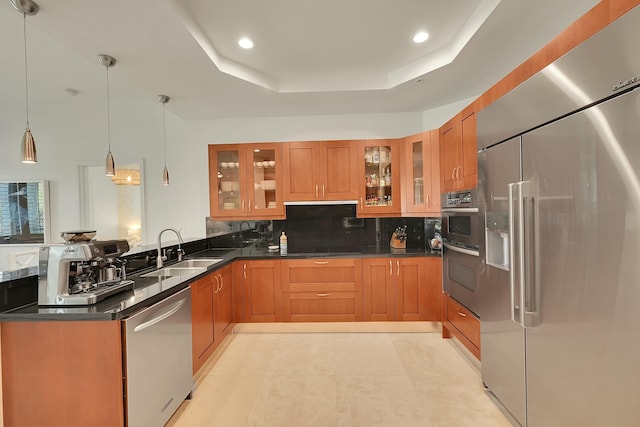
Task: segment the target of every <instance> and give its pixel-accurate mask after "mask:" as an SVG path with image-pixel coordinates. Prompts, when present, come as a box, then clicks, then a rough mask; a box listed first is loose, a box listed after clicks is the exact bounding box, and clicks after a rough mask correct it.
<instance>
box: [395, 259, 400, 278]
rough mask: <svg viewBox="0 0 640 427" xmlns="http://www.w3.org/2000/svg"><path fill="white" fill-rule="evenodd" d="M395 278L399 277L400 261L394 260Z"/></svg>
mask: <svg viewBox="0 0 640 427" xmlns="http://www.w3.org/2000/svg"><path fill="white" fill-rule="evenodd" d="M396 271H397V273H396V276H400V261H399V260H396Z"/></svg>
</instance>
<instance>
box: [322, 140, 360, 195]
mask: <svg viewBox="0 0 640 427" xmlns="http://www.w3.org/2000/svg"><path fill="white" fill-rule="evenodd" d="M322 145H323V146H324V151H325V155H324V156H322V157H321V158H322V160H323V165H322V166H323V167H322V168H321V171H322V174H323V176H322V179H321V184H320V185H321V189H320V191H319V194H320V196H321V197H320V198H322V199H324V200H357V199H358V183H359V181H358V168H357V167H356V166H357V164H358V160H357V159H358V141H327V142H325V143H322Z"/></svg>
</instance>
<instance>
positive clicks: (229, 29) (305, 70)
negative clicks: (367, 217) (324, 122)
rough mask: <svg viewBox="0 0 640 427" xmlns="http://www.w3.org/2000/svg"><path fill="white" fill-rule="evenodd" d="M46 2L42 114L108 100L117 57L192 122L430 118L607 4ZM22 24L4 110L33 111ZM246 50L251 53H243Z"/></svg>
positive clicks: (6, 54) (31, 26)
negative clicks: (63, 104)
mask: <svg viewBox="0 0 640 427" xmlns="http://www.w3.org/2000/svg"><path fill="white" fill-rule="evenodd" d="M36 2H37V3H38V5H39V6H40V12H39V13H38V14H37V15H36V16H32V17H27V34H28V42H29V44H28V57H29V64H30V70H29V81H30V88H31V92H32V93H33V97H34V98H37V100H38V102H40V103H47V102H51V103H53V102H55V100H57V99H60V97H63V96H69V95H66V94H65V93H64V90H65V89H68V88H73V89H76V90H78V91H79V94H78V95H77V96H78V97H82V96H83V94H89V93H91V94H104V79H103V77H104V67H103V66H101V65H100V64H99V63H98V61H97V59H96V55H97V54H100V53H106V54H110V55H112V56H114V57H115V58H116V59H117V60H118V64H117V65H116V66H115V67H114V68H113V69H112V70H110V72H109V73H110V78H111V79H113V80H114V81H115V82H116V84H117V82H118V81H122V82H127V83H128V84H129V85H130V86H131V87H133V88H135V91H136V95H137V97H139V96H143V97H147V96H148V97H149V98H150V99H155V96H156V95H157V94H161V93H162V94H166V95H169V96H171V98H172V100H171V102H170V103H169V104H167V107H166V108H167V109H168V110H170V111H171V112H173V113H174V114H176V115H178V116H180V117H182V118H183V119H185V120H197V119H212V118H228V117H265V116H295V115H317V114H361V113H387V112H420V111H426V110H429V109H432V108H436V107H439V106H441V105H445V104H449V103H452V102H455V101H459V100H462V99H465V98H469V97H472V96H477V95H479V94H481V93H482V92H484V91H485V90H487V89H488V88H489V87H490V86H491V85H493V84H494V83H495V82H497V81H498V80H499V79H500V78H502V77H503V76H504V75H506V74H507V73H508V72H509V71H510V70H512V69H513V68H514V67H515V66H517V65H518V64H520V63H522V62H523V61H524V60H525V59H526V58H528V57H529V56H530V55H532V54H533V53H534V52H535V51H537V50H538V49H539V48H540V47H542V46H543V45H544V44H546V43H547V42H548V41H549V40H551V39H552V38H553V37H554V36H555V35H557V34H558V33H559V32H560V31H562V30H563V29H564V28H565V27H566V26H567V25H569V24H570V23H571V22H573V21H575V20H576V19H577V18H578V17H579V16H581V15H582V14H584V13H585V12H586V11H587V10H589V9H590V8H591V7H593V6H594V5H595V4H596V3H597V1H596V0H573V1H570V2H566V1H562V2H559V1H557V0H537V1H525V0H501V1H500V0H446V1H445V0H323V1H312V0H233V1H230V0H136V1H131V0H108V1H105V0H36ZM22 19H23V17H22V15H21V14H20V13H19V12H18V11H17V10H15V9H14V8H13V7H12V6H11V4H10V2H9V0H0V40H1V41H0V44H1V45H2V46H3V49H2V52H3V54H2V56H1V57H0V67H2V69H4V70H6V74H5V77H3V79H1V80H2V81H0V95H2V100H4V102H3V101H2V100H0V103H11V104H12V105H13V104H15V105H16V106H19V105H20V102H22V103H23V102H24V76H23V74H21V73H23V72H24V70H23V69H22V67H23V60H24V59H23V49H24V47H23V41H22ZM418 30H425V31H427V32H429V34H430V36H431V37H430V38H429V40H427V42H425V43H423V44H421V45H416V44H414V43H413V42H412V41H411V38H412V37H413V34H414V33H415V32H416V31H418ZM242 36H249V37H251V38H252V39H253V41H254V43H255V47H254V48H253V49H252V50H243V49H241V48H239V47H238V45H237V40H238V39H239V38H240V37H242ZM53 52H56V54H55V57H54V58H55V59H52V56H53ZM87 73H89V74H92V75H91V76H87V75H86V74H87ZM40 80H42V81H43V82H45V83H42V82H40ZM30 96H31V95H30ZM30 101H31V100H30ZM5 107H6V105H5ZM20 108H21V107H20Z"/></svg>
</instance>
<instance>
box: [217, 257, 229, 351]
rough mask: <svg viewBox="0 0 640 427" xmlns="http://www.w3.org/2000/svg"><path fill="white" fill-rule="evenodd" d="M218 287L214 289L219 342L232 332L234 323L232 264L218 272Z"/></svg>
mask: <svg viewBox="0 0 640 427" xmlns="http://www.w3.org/2000/svg"><path fill="white" fill-rule="evenodd" d="M215 275H216V289H215V291H214V299H215V311H214V319H215V320H214V324H215V340H216V344H219V343H220V342H221V341H222V340H223V339H224V338H225V337H226V336H227V334H228V333H229V332H230V328H231V326H232V324H233V294H232V286H233V282H232V280H233V273H232V270H231V266H227V267H224V268H223V269H221V270H218V271H217V272H216V273H215Z"/></svg>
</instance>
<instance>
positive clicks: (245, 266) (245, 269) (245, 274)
mask: <svg viewBox="0 0 640 427" xmlns="http://www.w3.org/2000/svg"><path fill="white" fill-rule="evenodd" d="M242 269H243V270H244V278H245V279H246V278H247V264H244V266H243V267H242Z"/></svg>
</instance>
